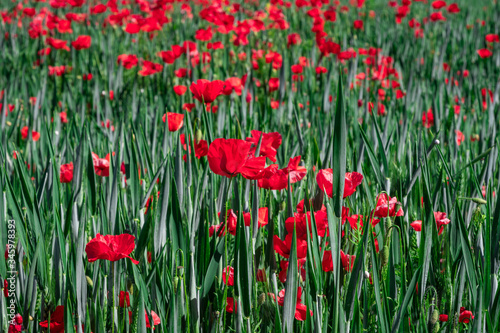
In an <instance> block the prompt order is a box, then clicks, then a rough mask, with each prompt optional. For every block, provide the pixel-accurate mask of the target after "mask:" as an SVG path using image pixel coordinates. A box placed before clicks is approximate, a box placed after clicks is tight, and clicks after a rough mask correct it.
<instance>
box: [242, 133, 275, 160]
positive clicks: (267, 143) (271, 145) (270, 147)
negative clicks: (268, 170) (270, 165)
mask: <svg viewBox="0 0 500 333" xmlns="http://www.w3.org/2000/svg"><path fill="white" fill-rule="evenodd" d="M251 134H252V136H251V137H248V138H247V139H246V141H247V142H250V143H253V146H252V150H251V151H250V153H251V154H255V150H256V149H257V146H258V145H259V141H260V137H261V136H262V142H261V144H260V150H259V156H265V157H267V158H269V159H270V160H271V161H273V162H276V153H277V149H278V148H279V147H280V146H281V142H282V139H281V134H279V133H278V132H272V133H263V132H261V131H256V130H252V132H251Z"/></svg>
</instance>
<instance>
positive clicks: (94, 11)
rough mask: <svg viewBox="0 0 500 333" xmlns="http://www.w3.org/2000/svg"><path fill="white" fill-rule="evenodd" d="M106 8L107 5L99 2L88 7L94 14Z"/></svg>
mask: <svg viewBox="0 0 500 333" xmlns="http://www.w3.org/2000/svg"><path fill="white" fill-rule="evenodd" d="M107 9H108V7H106V6H105V5H103V4H102V3H100V4H97V5H95V6H94V7H91V8H90V13H91V14H94V15H95V14H102V13H104V12H105V11H106V10H107Z"/></svg>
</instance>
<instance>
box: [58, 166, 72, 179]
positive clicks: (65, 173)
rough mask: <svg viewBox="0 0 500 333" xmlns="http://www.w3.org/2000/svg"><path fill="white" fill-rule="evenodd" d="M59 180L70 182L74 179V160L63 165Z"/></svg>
mask: <svg viewBox="0 0 500 333" xmlns="http://www.w3.org/2000/svg"><path fill="white" fill-rule="evenodd" d="M59 180H60V181H61V183H70V182H71V181H72V180H73V162H70V163H68V164H62V165H61V168H60V176H59Z"/></svg>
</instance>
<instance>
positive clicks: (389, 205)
mask: <svg viewBox="0 0 500 333" xmlns="http://www.w3.org/2000/svg"><path fill="white" fill-rule="evenodd" d="M397 206H401V204H400V203H398V199H397V198H396V197H392V198H391V197H390V196H389V195H387V193H381V194H379V195H378V197H377V206H376V207H375V212H374V213H375V214H374V215H375V216H376V217H387V216H391V217H393V216H403V215H404V212H403V209H402V208H401V207H399V209H398V210H397V211H396V207H397Z"/></svg>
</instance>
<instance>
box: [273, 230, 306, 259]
mask: <svg viewBox="0 0 500 333" xmlns="http://www.w3.org/2000/svg"><path fill="white" fill-rule="evenodd" d="M292 238H293V234H292V233H288V234H287V235H286V236H285V241H282V240H281V238H279V237H278V236H277V235H274V239H273V240H274V251H276V253H278V254H279V255H281V256H282V257H283V258H288V257H290V252H291V248H292ZM306 255H307V239H305V238H304V239H302V238H299V237H298V235H297V258H299V259H303V258H305V257H306Z"/></svg>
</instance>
